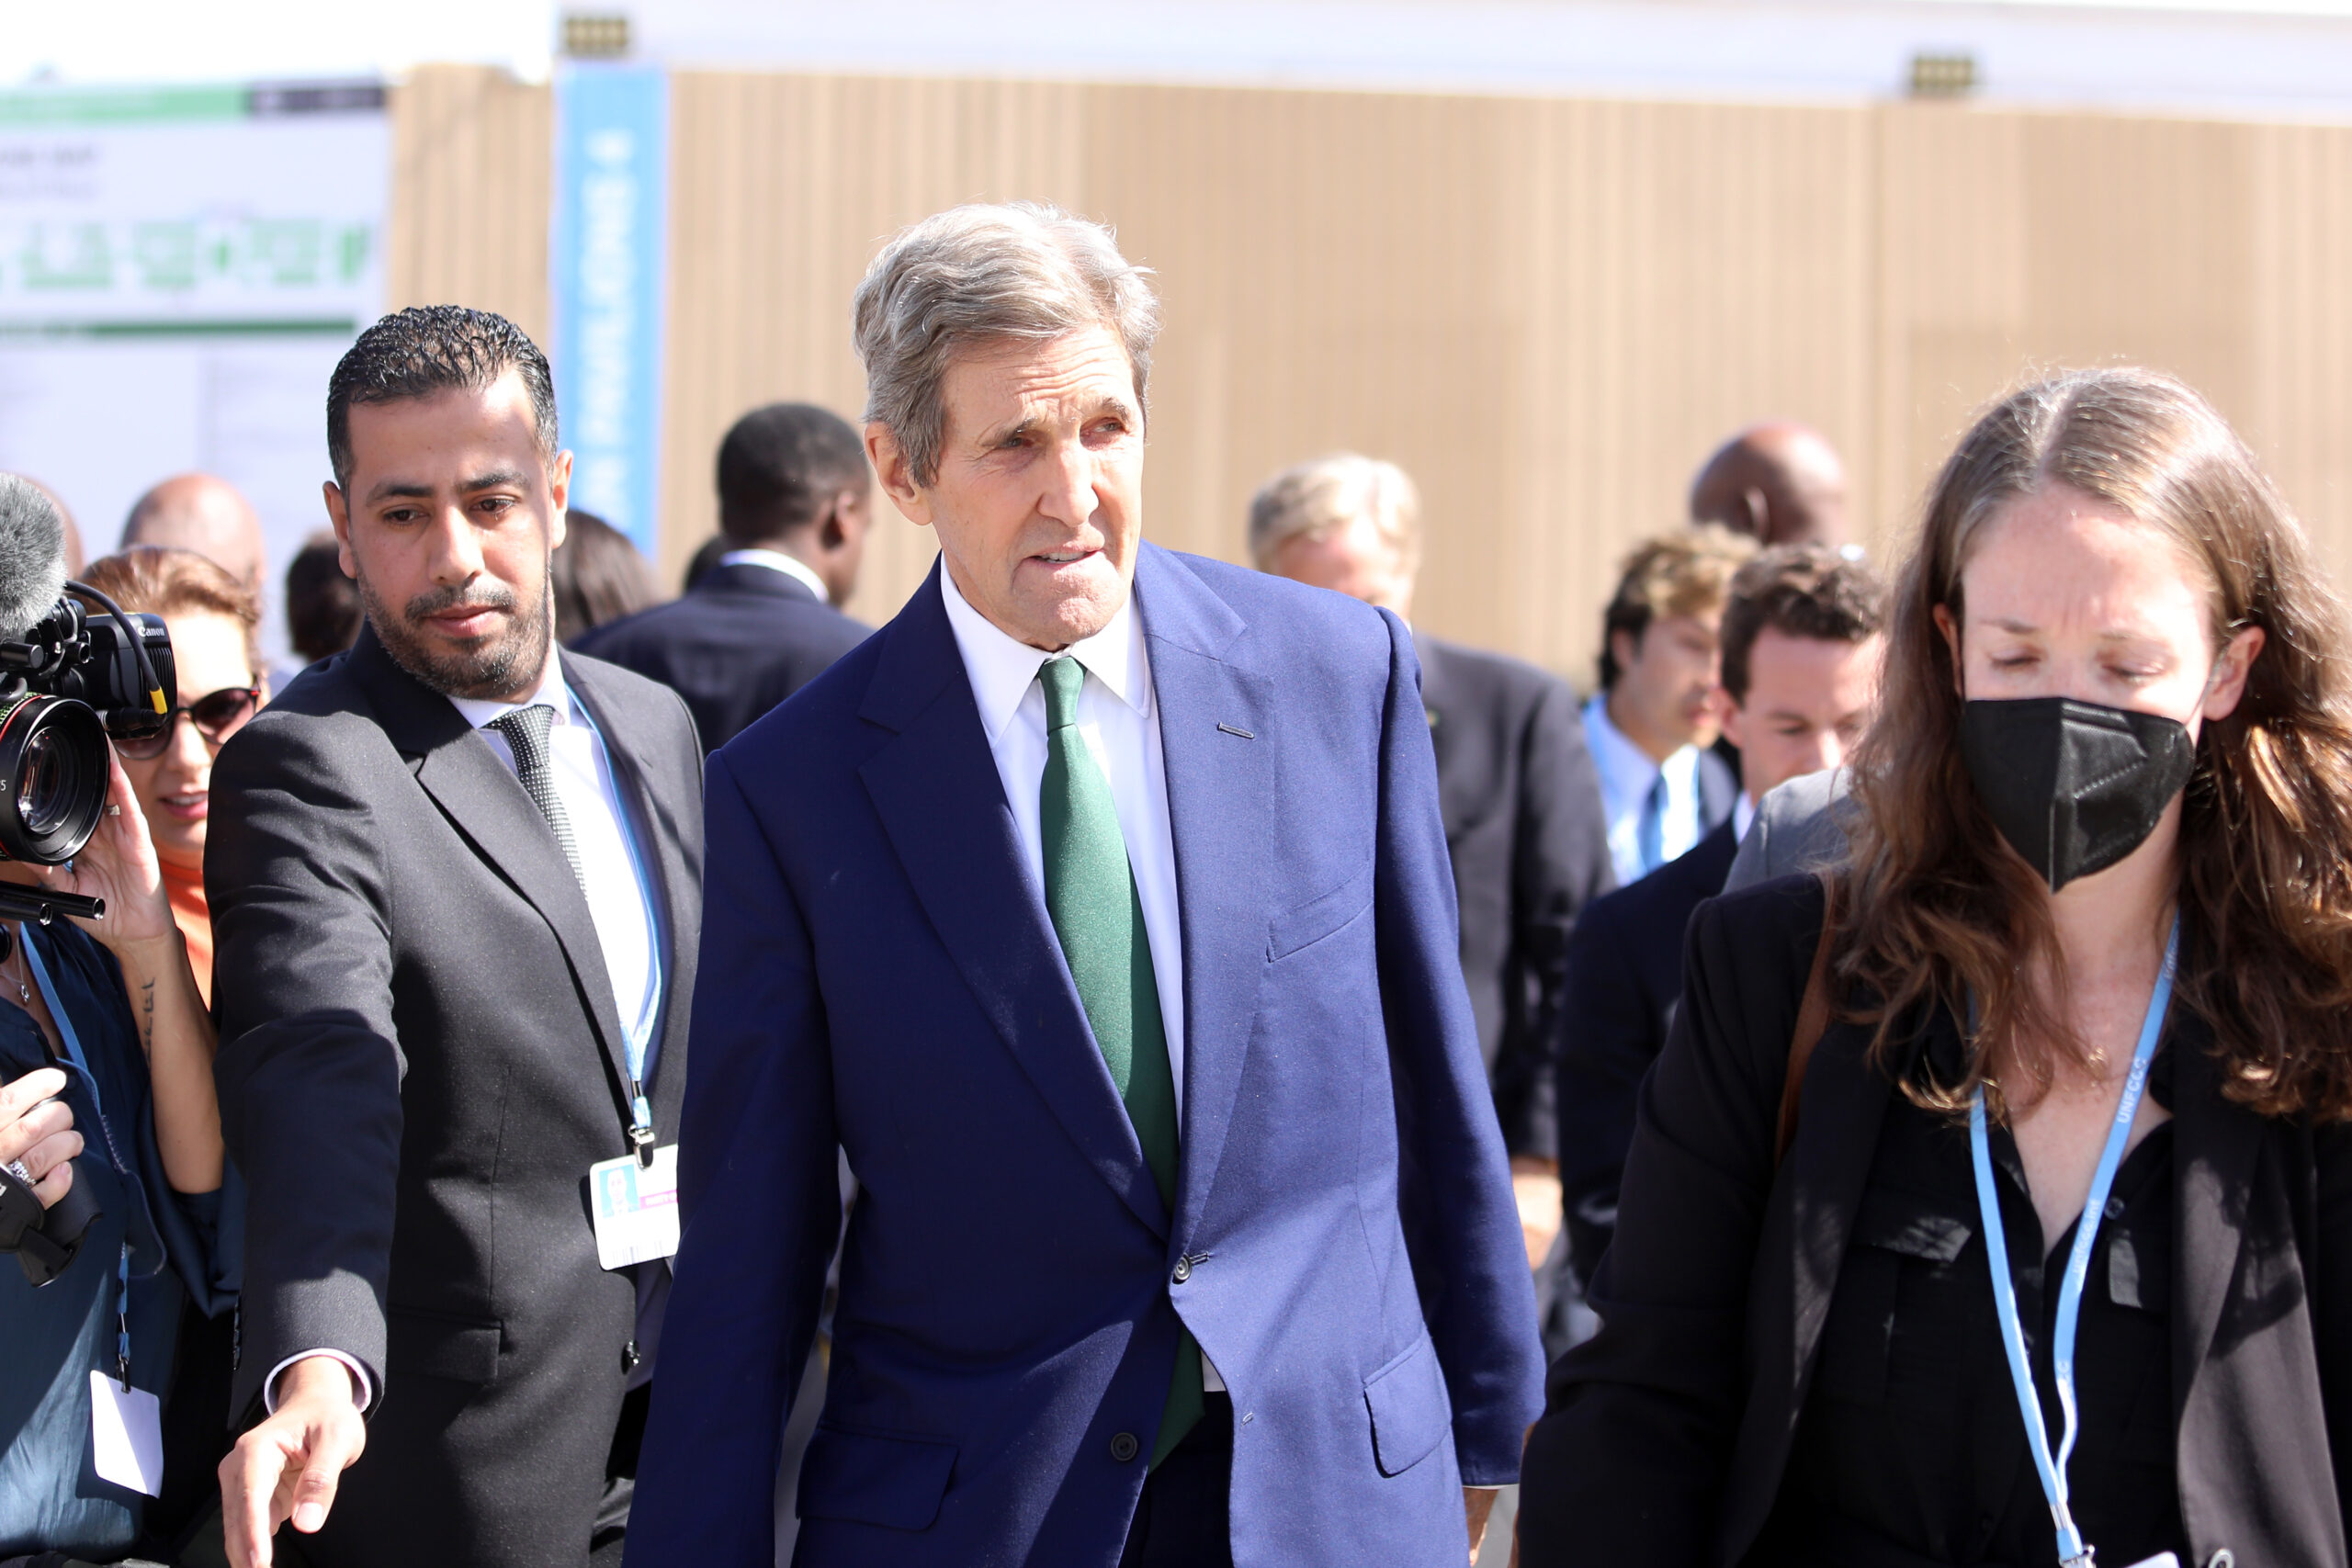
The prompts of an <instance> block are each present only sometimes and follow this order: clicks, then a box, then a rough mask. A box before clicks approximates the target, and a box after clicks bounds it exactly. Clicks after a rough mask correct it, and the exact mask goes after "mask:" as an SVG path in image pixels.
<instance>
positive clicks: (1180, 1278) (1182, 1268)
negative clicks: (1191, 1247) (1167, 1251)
mask: <svg viewBox="0 0 2352 1568" xmlns="http://www.w3.org/2000/svg"><path fill="white" fill-rule="evenodd" d="M1192 1277H1193V1260H1192V1259H1191V1258H1178V1259H1177V1260H1176V1282H1177V1283H1178V1284H1180V1285H1181V1284H1182V1283H1183V1282H1184V1281H1185V1280H1189V1279H1191V1278H1192Z"/></svg>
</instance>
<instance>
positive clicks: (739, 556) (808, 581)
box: [718, 549, 833, 604]
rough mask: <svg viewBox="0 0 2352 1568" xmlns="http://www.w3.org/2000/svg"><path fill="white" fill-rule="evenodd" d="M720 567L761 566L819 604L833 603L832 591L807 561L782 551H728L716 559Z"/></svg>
mask: <svg viewBox="0 0 2352 1568" xmlns="http://www.w3.org/2000/svg"><path fill="white" fill-rule="evenodd" d="M718 564H719V565H721V566H763V567H765V568H767V569H768V570H770V571H780V572H782V573H784V575H785V576H786V577H788V578H790V579H792V580H793V581H795V582H797V583H799V584H800V585H801V586H802V587H804V588H806V589H808V590H809V592H811V593H814V594H815V595H816V596H817V603H818V604H831V603H832V602H833V591H832V590H831V589H830V588H828V587H826V586H825V580H824V579H823V578H821V577H819V576H818V575H817V574H816V572H815V571H814V570H810V568H809V563H808V562H807V561H804V560H799V559H797V558H794V557H791V556H788V555H786V554H785V553H784V552H783V551H782V550H760V549H751V550H729V551H728V552H727V553H726V554H725V555H723V556H721V557H719V558H718Z"/></svg>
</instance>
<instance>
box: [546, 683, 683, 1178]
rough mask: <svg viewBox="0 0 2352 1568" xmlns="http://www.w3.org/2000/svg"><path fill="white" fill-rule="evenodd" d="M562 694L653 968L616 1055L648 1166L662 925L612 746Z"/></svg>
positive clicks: (632, 1139)
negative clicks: (589, 741) (596, 780)
mask: <svg viewBox="0 0 2352 1568" xmlns="http://www.w3.org/2000/svg"><path fill="white" fill-rule="evenodd" d="M563 694H564V698H565V700H566V701H567V702H568V703H569V704H570V705H571V711H572V712H574V713H576V714H578V715H579V716H581V718H582V720H584V721H585V722H586V724H587V726H588V733H589V734H591V735H593V736H594V737H595V738H596V751H597V757H596V763H597V766H598V767H600V768H602V769H603V770H604V774H605V784H606V785H607V786H608V788H609V789H610V792H611V795H612V801H613V821H614V825H615V826H616V827H617V828H618V829H620V835H621V842H622V843H624V844H627V845H628V858H629V870H630V871H631V872H633V873H634V874H636V877H637V894H638V898H639V902H640V903H642V904H643V906H644V908H645V927H646V931H645V934H646V942H647V947H646V956H647V958H648V960H649V961H650V963H651V964H652V966H653V985H652V987H651V991H652V994H651V995H650V997H647V998H644V1006H643V1008H642V1009H641V1010H640V1011H639V1015H638V1017H637V1019H636V1020H635V1021H627V1020H624V1021H623V1022H622V1024H621V1055H622V1056H623V1058H624V1059H626V1060H627V1062H628V1093H629V1108H628V1109H629V1129H628V1137H629V1143H630V1145H632V1146H633V1147H635V1149H636V1150H637V1156H638V1159H639V1162H640V1163H642V1164H645V1165H651V1164H652V1163H653V1105H652V1102H651V1101H650V1100H647V1099H646V1097H645V1057H646V1054H647V1053H648V1052H649V1051H650V1050H651V1048H652V1044H653V1032H654V1030H656V1029H657V1028H659V1027H660V1026H661V1021H662V997H663V995H664V994H665V991H666V987H667V980H666V977H665V976H663V975H662V921H661V919H660V918H659V917H658V916H657V915H655V913H654V904H653V879H652V878H651V877H650V876H649V875H648V874H646V870H645V853H644V852H643V851H642V850H640V849H639V847H638V842H637V830H636V829H634V828H633V827H631V826H630V824H629V819H628V797H627V795H625V794H624V793H623V791H622V789H621V780H620V771H619V770H618V769H616V768H615V767H614V766H613V757H612V745H611V743H610V742H609V741H607V740H606V739H605V732H604V730H602V729H601V728H598V727H597V724H596V716H595V715H594V714H592V713H590V712H589V711H588V705H587V704H586V703H583V702H582V701H581V700H580V699H579V697H578V696H577V695H576V694H573V692H572V690H571V685H570V684H569V683H566V684H565V685H564V688H563ZM585 891H586V889H585V888H582V892H583V893H584V892H585ZM591 918H592V919H593V918H594V911H591ZM613 1010H614V1011H615V1012H616V1013H618V1012H619V1010H620V994H619V993H618V992H617V991H616V992H615V993H614V994H613Z"/></svg>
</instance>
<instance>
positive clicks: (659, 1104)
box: [563, 655, 701, 1143]
mask: <svg viewBox="0 0 2352 1568" xmlns="http://www.w3.org/2000/svg"><path fill="white" fill-rule="evenodd" d="M563 670H564V679H565V680H566V681H567V682H570V683H571V690H572V692H573V693H574V694H576V695H577V696H578V697H579V698H580V701H581V704H582V705H583V706H584V707H586V708H587V710H588V716H590V717H591V718H593V719H594V720H595V721H596V730H597V733H598V734H599V735H601V736H602V737H603V738H604V742H605V756H606V757H608V758H609V759H611V761H612V764H613V782H614V784H616V786H617V794H618V795H619V796H620V802H621V809H622V810H624V811H626V812H627V813H628V830H629V836H630V837H631V838H632V839H634V840H636V843H637V851H638V853H639V856H641V857H642V858H643V861H644V863H645V871H646V874H647V875H648V876H649V877H650V879H651V880H652V884H653V886H652V887H651V888H650V893H651V895H652V897H653V899H654V903H655V910H656V917H657V923H658V925H659V928H660V929H659V931H658V932H657V935H658V937H659V939H660V942H661V944H662V952H661V954H660V961H661V964H662V1018H661V1023H660V1032H659V1033H658V1034H657V1035H656V1036H655V1039H656V1041H657V1042H658V1043H659V1049H657V1051H656V1054H655V1056H654V1061H653V1075H652V1081H651V1082H650V1083H649V1084H647V1085H646V1093H647V1095H648V1096H649V1097H650V1099H651V1100H652V1102H653V1125H654V1128H655V1130H656V1132H657V1133H658V1134H659V1135H660V1137H661V1139H662V1141H663V1142H665V1143H666V1142H669V1141H670V1140H672V1139H674V1138H675V1137H676V1136H677V1134H678V1119H679V1117H680V1115H681V1114H682V1113H683V1112H684V1109H685V1089H686V1085H685V1077H686V1076H685V1074H684V1073H683V1072H668V1071H664V1070H663V1065H664V1063H666V1062H667V1061H668V1059H669V1050H668V1047H669V1045H670V1043H673V1042H675V1043H680V1044H681V1046H683V1043H684V1040H685V1039H686V1022H687V1018H688V1016H689V1014H690V1013H691V1012H692V1010H693V1007H694V990H695V947H696V942H695V939H696V937H697V936H698V935H699V932H700V928H701V907H700V902H699V899H698V898H697V897H695V895H696V890H697V889H698V888H699V887H700V886H701V879H700V877H699V876H698V875H697V874H696V873H695V868H694V867H693V866H690V865H689V864H688V863H687V861H686V847H685V846H686V839H687V836H688V835H687V832H686V829H685V825H684V824H683V823H681V822H680V821H679V819H678V810H679V803H678V802H675V801H672V800H668V799H665V798H663V795H662V792H660V791H657V790H656V789H654V788H653V784H652V781H653V780H655V779H657V778H661V777H663V776H664V775H665V774H666V773H671V772H674V771H675V768H674V763H673V764H672V766H670V767H668V768H665V767H664V766H663V765H662V762H661V761H660V760H659V759H657V758H655V757H653V756H651V755H650V754H649V753H648V751H647V750H646V749H645V746H644V742H645V740H646V739H647V738H648V731H647V729H646V728H644V727H641V726H638V725H632V724H629V723H627V722H626V721H625V719H624V717H623V716H622V714H621V712H620V710H619V708H618V707H617V706H616V705H615V699H614V694H613V693H612V691H611V690H609V689H608V687H607V685H606V683H605V674H604V671H603V670H602V668H601V667H600V666H598V665H596V664H595V663H594V662H593V661H592V660H587V659H584V658H577V657H573V656H571V655H566V656H565V659H564V665H563ZM686 803H687V804H688V805H689V806H699V804H700V803H699V801H698V800H696V799H695V797H694V796H693V795H692V794H691V793H689V794H688V795H687V796H686ZM592 924H593V918H592ZM603 952H604V946H603V943H602V942H601V941H600V942H598V945H597V953H599V954H600V955H601V954H602V953H603ZM606 989H607V990H609V989H610V987H606ZM615 1021H616V1026H617V1023H618V1014H617V1011H616V1014H615Z"/></svg>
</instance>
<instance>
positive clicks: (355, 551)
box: [205, 306, 702, 1568]
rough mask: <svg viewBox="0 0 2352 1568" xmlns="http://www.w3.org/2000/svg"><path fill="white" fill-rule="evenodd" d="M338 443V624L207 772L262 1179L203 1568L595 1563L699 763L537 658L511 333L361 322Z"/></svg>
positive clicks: (678, 950) (621, 1431)
mask: <svg viewBox="0 0 2352 1568" xmlns="http://www.w3.org/2000/svg"><path fill="white" fill-rule="evenodd" d="M327 453H328V457H329V460H330V462H331V463H332V465H333V468H334V482H333V483H331V484H329V485H327V486H326V487H325V491H326V506H327V513H328V515H329V516H330V518H331V519H332V520H333V522H334V532H335V538H336V541H337V543H338V545H339V546H340V547H341V558H342V566H343V570H344V571H345V573H347V574H348V575H349V576H350V577H351V578H352V579H353V580H354V581H356V583H357V584H358V588H359V593H360V599H361V602H362V604H363V605H364V606H365V608H366V611H367V626H366V627H365V629H363V630H362V631H361V633H360V635H359V640H358V641H357V643H356V644H355V645H354V646H353V648H352V649H351V650H350V651H349V652H347V653H345V654H342V655H339V656H337V657H336V658H334V659H332V660H327V661H326V662H324V663H322V664H319V665H315V666H313V667H312V668H311V670H309V671H306V672H305V673H304V674H303V675H302V676H301V677H300V679H298V680H297V681H295V682H294V683H293V684H292V685H291V686H290V687H288V690H287V691H286V693H285V694H283V695H282V696H280V697H279V698H278V699H277V701H276V702H274V703H272V704H271V705H270V706H269V708H268V709H267V710H266V713H265V714H264V715H263V716H261V718H259V719H258V720H256V721H255V722H254V723H253V724H249V725H247V726H246V727H245V728H244V730H243V731H242V732H241V733H240V734H239V735H238V736H237V738H236V739H235V742H234V744H232V745H231V746H228V747H226V748H224V749H223V750H222V752H221V755H220V761H219V762H218V764H217V765H216V767H215V771H214V773H213V791H214V795H213V798H214V801H215V803H216V807H217V809H216V812H215V815H214V817H213V820H212V833H211V837H210V841H209V845H208V851H207V859H206V864H205V874H206V881H207V884H208V886H209V888H210V891H211V895H212V900H213V905H212V908H213V929H214V931H215V933H216V937H217V941H218V944H219V947H218V960H217V967H216V969H215V975H216V979H215V988H214V995H215V997H216V998H217V1000H218V1005H219V1007H220V1038H221V1046H220V1061H219V1066H218V1074H219V1079H220V1096H221V1110H222V1121H223V1123H224V1126H225V1129H226V1131H227V1134H228V1138H229V1142H230V1146H231V1148H232V1150H233V1152H234V1157H235V1159H236V1163H237V1166H238V1168H240V1169H241V1170H242V1171H243V1174H244V1177H245V1179H246V1181H247V1184H248V1186H249V1189H250V1202H249V1208H248V1217H247V1222H246V1224H247V1230H246V1238H245V1252H244V1258H245V1277H244V1295H243V1341H242V1352H241V1359H240V1362H239V1366H238V1369H237V1373H236V1382H235V1385H234V1393H233V1395H232V1399H233V1407H234V1408H235V1409H236V1410H238V1411H239V1412H240V1413H242V1415H243V1418H244V1419H246V1420H248V1421H250V1422H253V1423H254V1424H253V1425H252V1426H251V1427H250V1429H249V1430H248V1431H246V1432H245V1433H244V1435H243V1438H241V1439H240V1441H239V1442H238V1444H237V1447H236V1449H235V1450H233V1451H232V1453H231V1455H230V1456H229V1459H228V1460H227V1461H225V1462H224V1463H223V1465H222V1466H221V1492H222V1506H223V1511H224V1513H225V1516H226V1523H227V1544H228V1549H229V1555H230V1559H231V1561H232V1562H235V1563H237V1564H238V1565H239V1568H247V1565H250V1564H261V1563H267V1562H270V1561H271V1560H272V1536H273V1534H274V1533H275V1531H276V1530H277V1527H278V1525H279V1524H281V1523H283V1522H285V1521H287V1520H288V1519H289V1518H290V1519H291V1521H292V1523H293V1525H294V1528H295V1529H296V1530H298V1531H300V1532H302V1534H303V1536H304V1538H305V1539H303V1540H302V1541H301V1543H300V1551H299V1553H293V1552H289V1553H288V1555H289V1556H299V1559H300V1561H301V1562H306V1563H311V1564H317V1565H319V1568H340V1565H343V1564H353V1565H359V1568H366V1565H371V1564H378V1563H382V1564H393V1563H399V1564H404V1565H405V1564H415V1563H422V1562H452V1563H454V1562H465V1563H469V1564H489V1565H498V1568H526V1565H528V1568H539V1565H546V1568H558V1565H560V1568H581V1565H582V1564H584V1563H588V1562H605V1561H613V1562H616V1561H617V1560H618V1557H619V1551H620V1539H621V1535H622V1532H623V1530H624V1529H625V1528H626V1521H627V1518H628V1503H629V1498H630V1494H631V1486H632V1482H631V1477H632V1475H633V1474H634V1472H635V1468H636V1453H637V1446H638V1434H639V1433H640V1432H641V1431H642V1429H643V1424H644V1412H645V1407H646V1402H647V1399H648V1397H649V1393H650V1382H651V1379H652V1375H653V1367H654V1358H653V1351H654V1337H655V1334H656V1332H657V1329H658V1325H659V1323H660V1320H661V1310H662V1303H664V1301H665V1300H666V1296H667V1290H668V1281H669V1265H668V1262H667V1254H668V1252H669V1251H670V1250H673V1248H674V1241H673V1240H672V1241H668V1242H666V1243H665V1241H664V1238H663V1237H662V1235H661V1234H660V1233H661V1232H662V1229H663V1221H664V1220H665V1219H667V1218H668V1216H669V1215H672V1214H674V1212H675V1211H674V1207H669V1208H668V1209H667V1211H666V1213H665V1212H664V1194H665V1193H666V1192H667V1191H668V1190H670V1189H671V1188H672V1187H673V1185H674V1183H673V1179H671V1178H670V1177H669V1174H668V1173H669V1172H670V1171H671V1170H673V1168H674V1161H675V1156H676V1149H675V1144H676V1138H677V1126H678V1111H679V1104H680V1100H681V1097H682V1095H683V1093H684V1082H685V1068H686V1061H685V1055H686V1008H687V1004H688V1001H689V999H690V998H692V996H693V994H694V965H695V951H696V945H697V938H698V934H699V929H700V908H701V882H702V808H701V784H700V774H701V760H702V751H701V748H700V746H699V745H698V744H697V743H696V741H695V730H694V724H693V721H692V720H691V719H690V718H689V717H688V716H687V715H686V710H685V707H684V704H682V703H681V702H680V701H679V699H678V698H677V696H676V695H675V694H673V693H672V692H671V691H670V690H669V689H668V688H667V687H664V686H660V685H656V684H655V683H654V682H650V681H647V680H644V679H642V678H641V677H639V676H637V675H633V674H630V673H629V672H628V671H624V670H620V669H617V668H615V667H614V666H612V665H609V664H603V663H599V662H598V661H596V660H593V659H584V658H581V657H578V656H576V655H573V654H568V653H566V654H560V655H559V653H558V650H557V649H556V647H555V644H554V641H553V638H552V637H551V635H550V627H551V624H552V622H551V616H552V609H551V604H550V601H549V597H548V552H549V551H550V550H551V549H552V548H553V547H555V546H556V545H558V544H560V543H561V542H562V539H563V534H564V503H565V500H566V496H567V493H568V491H569V490H570V488H571V454H570V453H568V452H563V451H560V450H558V447H557V442H556V412H555V398H554V393H553V391H552V389H551V388H550V384H549V381H548V363H547V359H546V357H545V356H544V355H541V354H540V352H539V351H538V349H537V347H536V346H535V345H534V344H532V342H531V340H530V339H529V338H528V337H526V336H525V335H524V334H523V333H521V332H520V331H518V330H517V329H516V328H515V326H514V325H513V324H512V323H510V322H508V321H504V320H503V319H502V318H500V317H497V316H494V315H491V314H489V313H487V312H484V311H480V310H464V309H461V308H458V307H455V306H437V307H434V308H431V309H427V310H402V311H400V312H398V313H397V314H394V315H390V316H387V317H385V318H384V319H383V320H382V321H379V322H377V323H376V324H375V325H374V326H373V327H371V328H369V329H368V331H367V332H366V333H362V334H361V336H360V338H359V340H358V342H357V343H356V344H353V346H352V348H351V351H350V353H348V354H346V355H345V356H344V358H343V361H342V363H341V364H339V365H338V366H336V367H335V371H334V378H333V379H332V380H331V381H330V382H329V383H328V389H327ZM668 1231H669V1235H670V1236H671V1237H674V1235H675V1226H674V1222H673V1221H672V1222H671V1223H670V1224H669V1225H668ZM363 1448H364V1450H366V1451H365V1454H364V1456H363V1455H362V1452H361V1450H363ZM346 1467H349V1468H348V1469H346Z"/></svg>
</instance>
